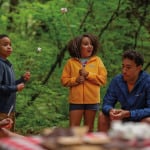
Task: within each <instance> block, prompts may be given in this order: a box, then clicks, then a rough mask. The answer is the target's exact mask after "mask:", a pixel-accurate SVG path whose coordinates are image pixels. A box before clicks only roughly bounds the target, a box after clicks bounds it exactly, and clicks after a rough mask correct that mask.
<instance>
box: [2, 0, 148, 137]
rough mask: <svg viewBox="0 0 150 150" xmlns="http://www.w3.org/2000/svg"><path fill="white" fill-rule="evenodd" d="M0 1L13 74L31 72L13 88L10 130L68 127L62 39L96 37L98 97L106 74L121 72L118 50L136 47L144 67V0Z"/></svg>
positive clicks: (25, 131) (28, 131)
mask: <svg viewBox="0 0 150 150" xmlns="http://www.w3.org/2000/svg"><path fill="white" fill-rule="evenodd" d="M0 7H1V9H0V33H5V34H8V35H9V37H10V38H11V40H12V46H13V50H14V51H13V54H12V55H11V56H10V57H9V60H10V61H11V62H12V63H13V66H14V69H15V73H16V77H17V78H19V76H20V75H22V74H23V73H24V72H25V71H26V70H30V72H31V80H30V82H29V83H27V84H26V88H25V89H24V91H22V92H20V93H18V94H17V104H16V131H17V132H19V133H21V134H25V135H27V134H36V133H39V132H40V131H41V130H43V129H44V128H47V127H54V126H57V127H68V88H65V87H63V86H62V85H61V83H60V76H61V73H62V69H63V66H64V64H65V63H66V61H67V59H68V58H69V55H68V52H67V48H66V45H67V43H68V41H69V40H70V39H72V38H73V37H75V36H77V35H80V34H83V33H93V34H95V35H97V36H98V38H99V41H100V43H101V48H100V52H99V53H98V56H100V57H101V59H102V60H103V62H104V64H105V66H106V68H107V71H108V82H107V85H106V86H104V87H101V101H102V99H103V96H104V94H105V92H106V89H107V86H108V84H109V82H110V80H111V79H112V77H114V76H115V75H116V74H118V73H120V72H121V65H122V64H121V54H122V52H123V51H124V50H127V49H132V48H133V49H136V50H137V51H140V52H141V53H142V54H143V56H144V57H145V64H144V70H146V71H147V72H148V73H150V67H149V66H150V59H149V58H150V43H149V41H150V1H149V0H0ZM61 8H67V12H66V13H63V12H61ZM96 125H97V122H95V126H96Z"/></svg>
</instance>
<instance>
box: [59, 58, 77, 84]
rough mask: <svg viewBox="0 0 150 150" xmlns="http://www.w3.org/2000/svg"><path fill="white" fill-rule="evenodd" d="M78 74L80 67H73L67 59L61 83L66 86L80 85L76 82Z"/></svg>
mask: <svg viewBox="0 0 150 150" xmlns="http://www.w3.org/2000/svg"><path fill="white" fill-rule="evenodd" d="M78 74H79V73H78V69H76V70H75V69H72V68H71V62H70V61H67V63H66V64H65V66H64V69H63V72H62V76H61V84H62V85H63V86H66V87H71V86H76V85H78V83H77V82H76V78H77V75H78Z"/></svg>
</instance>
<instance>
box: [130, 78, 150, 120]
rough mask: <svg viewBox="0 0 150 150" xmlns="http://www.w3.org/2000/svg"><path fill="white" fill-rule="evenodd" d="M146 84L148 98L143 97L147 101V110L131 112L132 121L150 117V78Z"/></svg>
mask: <svg viewBox="0 0 150 150" xmlns="http://www.w3.org/2000/svg"><path fill="white" fill-rule="evenodd" d="M145 82H146V86H145V89H144V90H145V92H146V96H145V97H143V98H145V99H146V104H145V108H141V109H135V110H132V111H130V114H131V116H130V117H131V119H132V120H141V119H143V118H145V117H150V77H149V78H148V80H147V81H145Z"/></svg>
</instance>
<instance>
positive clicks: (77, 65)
mask: <svg viewBox="0 0 150 150" xmlns="http://www.w3.org/2000/svg"><path fill="white" fill-rule="evenodd" d="M81 67H82V64H81V62H80V61H79V59H77V58H70V59H69V60H68V61H67V63H66V65H65V66H64V69H63V72H62V76H61V83H62V85H63V86H66V87H70V92H69V103H73V104H96V103H100V87H101V86H102V85H105V84H106V80H107V71H106V68H105V66H104V64H103V62H102V60H101V59H100V57H98V56H93V57H91V58H90V59H89V60H88V61H87V63H86V65H85V70H86V71H87V72H89V74H88V76H87V77H86V80H85V81H84V83H82V84H79V83H77V82H76V78H77V77H78V76H79V70H80V69H81Z"/></svg>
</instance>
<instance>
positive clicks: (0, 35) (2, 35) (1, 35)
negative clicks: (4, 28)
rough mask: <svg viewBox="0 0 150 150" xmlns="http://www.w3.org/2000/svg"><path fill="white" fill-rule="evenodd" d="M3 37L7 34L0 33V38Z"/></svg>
mask: <svg viewBox="0 0 150 150" xmlns="http://www.w3.org/2000/svg"><path fill="white" fill-rule="evenodd" d="M4 37H8V35H6V34H0V39H2V38H4Z"/></svg>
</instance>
